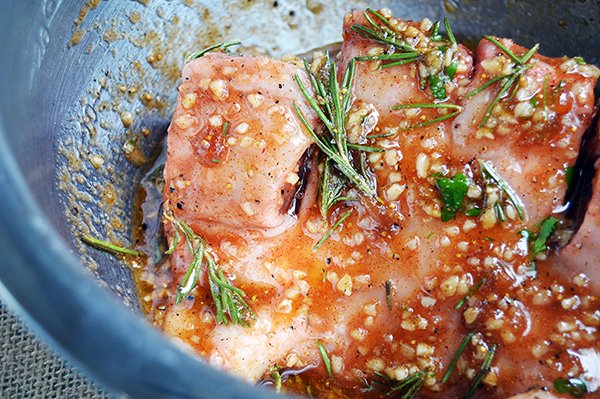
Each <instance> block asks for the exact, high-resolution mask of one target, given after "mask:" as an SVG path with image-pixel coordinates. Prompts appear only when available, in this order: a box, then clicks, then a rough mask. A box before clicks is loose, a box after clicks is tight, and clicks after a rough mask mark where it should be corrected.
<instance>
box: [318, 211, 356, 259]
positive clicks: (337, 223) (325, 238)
mask: <svg viewBox="0 0 600 399" xmlns="http://www.w3.org/2000/svg"><path fill="white" fill-rule="evenodd" d="M351 213H352V209H350V211H349V212H348V213H347V214H345V215H344V216H342V217H341V218H340V220H338V221H337V222H335V224H334V225H333V227H332V228H331V229H329V231H328V232H327V234H325V236H324V237H323V238H321V240H320V241H319V242H318V243H317V245H315V246H314V247H313V249H314V250H317V249H319V247H320V246H321V245H323V243H324V242H325V240H327V239H328V238H329V236H330V235H331V233H333V231H334V230H335V229H337V228H338V226H339V225H340V224H342V222H343V221H344V220H346V218H347V217H348V216H350V214H351Z"/></svg>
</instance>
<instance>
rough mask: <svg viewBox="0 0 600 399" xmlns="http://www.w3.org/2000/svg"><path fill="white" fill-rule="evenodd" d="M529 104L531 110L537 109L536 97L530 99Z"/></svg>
mask: <svg viewBox="0 0 600 399" xmlns="http://www.w3.org/2000/svg"><path fill="white" fill-rule="evenodd" d="M529 103H530V104H531V105H532V106H533V108H537V106H538V100H537V97H536V96H533V97H531V100H529Z"/></svg>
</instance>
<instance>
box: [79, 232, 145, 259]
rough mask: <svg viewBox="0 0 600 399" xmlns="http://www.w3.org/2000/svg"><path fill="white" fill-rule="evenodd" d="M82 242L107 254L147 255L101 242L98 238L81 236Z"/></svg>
mask: <svg viewBox="0 0 600 399" xmlns="http://www.w3.org/2000/svg"><path fill="white" fill-rule="evenodd" d="M81 241H83V242H84V243H86V244H88V245H92V246H94V247H96V248H98V249H101V250H103V251H105V252H116V253H121V254H125V255H133V256H142V255H145V254H144V253H143V252H138V251H134V250H131V249H127V248H123V247H119V246H117V245H114V244H109V243H107V242H105V241H102V240H99V239H97V238H94V237H90V236H81Z"/></svg>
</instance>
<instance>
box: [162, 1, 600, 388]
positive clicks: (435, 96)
mask: <svg viewBox="0 0 600 399" xmlns="http://www.w3.org/2000/svg"><path fill="white" fill-rule="evenodd" d="M438 29H439V25H436V24H433V23H431V21H429V20H427V19H426V20H424V21H422V22H419V23H417V22H412V21H402V20H398V19H395V18H393V17H392V15H391V13H390V12H389V10H385V9H384V10H380V11H379V12H375V11H371V10H369V11H367V12H362V11H361V12H357V11H355V12H352V13H349V14H347V15H346V17H345V19H344V44H343V47H342V52H341V58H340V62H339V69H340V71H339V74H338V75H337V83H340V82H341V85H342V86H343V88H341V89H340V90H339V92H336V91H335V90H336V89H335V87H336V81H335V79H334V77H335V75H333V76H332V75H331V74H332V73H334V72H335V70H334V69H328V63H329V58H328V57H326V56H325V55H323V54H320V55H319V54H317V55H316V56H315V59H314V60H313V62H312V64H311V65H310V67H309V69H310V71H305V70H304V68H302V66H301V64H300V63H299V62H289V63H285V62H280V61H273V60H268V59H266V58H248V57H235V56H229V55H225V54H207V55H205V56H203V57H202V58H199V59H198V60H195V61H192V62H190V63H189V64H187V65H186V67H185V68H184V71H183V83H182V86H181V87H180V95H179V100H178V106H177V110H176V112H175V116H174V118H173V123H172V125H171V128H170V131H169V142H168V146H169V153H168V159H167V165H166V168H165V180H166V188H165V193H164V204H165V209H166V213H165V215H166V216H165V226H166V228H165V231H166V235H167V238H168V239H169V241H170V242H171V244H172V246H173V251H174V252H173V254H172V255H171V260H170V273H171V276H172V281H171V282H170V286H169V287H168V289H167V291H163V295H162V297H161V300H160V306H161V308H162V309H166V310H165V312H164V316H161V317H159V316H157V315H158V313H157V314H154V315H153V316H154V317H155V319H156V321H157V324H159V325H161V327H162V328H163V329H164V330H165V331H166V332H167V334H169V335H171V336H173V337H175V338H176V339H178V340H179V341H180V342H182V343H184V344H185V345H186V347H188V348H190V349H191V350H193V351H195V352H196V353H200V354H201V355H202V356H203V357H205V358H206V359H208V361H209V362H210V363H211V364H214V365H216V366H219V367H223V368H224V369H225V370H229V371H231V372H233V373H235V374H236V375H238V376H240V377H241V378H244V379H247V380H249V381H253V382H259V381H260V382H261V383H264V384H275V385H276V386H277V387H278V389H279V386H280V384H281V382H282V381H283V389H284V390H285V389H288V390H292V391H296V392H299V393H304V392H307V390H308V393H309V395H310V394H311V393H312V394H315V395H319V396H323V397H342V398H344V397H379V396H381V395H382V391H383V392H384V393H385V392H387V390H388V389H391V390H398V392H400V393H401V394H404V393H407V392H409V390H414V391H415V392H417V391H418V397H440V396H443V397H455V396H461V397H462V396H463V395H465V393H467V392H471V391H473V392H471V393H474V394H475V395H476V396H477V397H497V398H508V397H511V396H515V395H517V396H515V398H530V397H540V398H543V397H544V398H545V397H548V398H553V397H557V396H556V395H555V393H556V391H555V390H554V389H555V388H554V384H555V382H556V381H559V382H560V381H562V382H561V384H563V385H564V386H566V387H567V388H569V389H570V388H573V384H575V385H577V384H579V383H578V382H577V381H579V382H581V383H582V384H583V383H584V382H585V384H587V389H588V390H589V391H590V392H597V390H598V384H600V379H599V377H598V373H597V369H594V367H596V366H594V365H595V364H596V365H597V364H598V362H600V355H599V353H600V344H599V343H598V342H599V341H598V339H599V332H598V331H597V328H598V326H600V306H599V304H598V302H597V295H598V287H597V283H596V282H590V281H592V280H593V281H596V280H597V279H596V276H597V274H598V269H599V266H600V265H599V264H598V262H597V261H595V260H594V259H595V257H594V254H595V252H596V251H595V250H594V245H595V238H594V237H595V236H594V231H595V230H597V228H598V226H596V224H598V223H596V222H597V219H598V218H597V215H596V213H597V212H598V210H597V209H596V208H597V207H598V201H599V199H598V198H597V197H598V195H597V193H598V190H597V187H596V188H595V190H596V191H595V195H594V197H593V198H592V201H591V203H590V207H589V209H588V214H587V215H586V218H585V220H584V222H583V224H582V226H581V228H580V230H579V232H578V233H576V234H575V236H574V237H573V239H572V241H571V243H570V244H569V245H567V246H566V247H565V248H564V249H563V252H562V254H564V255H559V256H558V257H554V255H553V252H552V250H551V248H550V246H551V244H550V240H549V237H550V236H551V234H552V233H553V232H554V231H555V230H557V226H559V227H560V229H563V228H564V229H568V227H569V226H568V222H567V221H561V219H562V217H561V216H560V215H559V214H556V213H555V214H553V212H556V211H557V210H560V208H561V207H562V206H563V205H564V197H565V193H566V191H567V181H566V180H567V179H566V173H567V170H568V169H567V168H570V167H572V166H574V164H575V160H576V158H577V154H578V150H579V145H580V142H581V137H582V135H583V132H584V131H585V130H586V128H587V127H588V126H589V125H590V123H591V120H592V117H593V113H594V96H593V88H594V86H595V83H596V79H597V78H598V75H599V71H598V69H597V68H596V67H594V66H591V65H588V64H585V63H583V62H582V61H581V60H579V59H567V58H561V59H550V58H547V57H543V56H541V55H539V54H538V53H537V51H536V50H537V49H535V48H534V49H533V50H531V51H529V50H527V49H525V48H522V47H519V46H516V45H514V44H513V43H512V42H511V41H509V40H504V39H496V38H493V37H486V38H485V39H483V40H482V42H481V43H480V45H479V47H478V49H477V53H476V55H477V57H476V61H475V62H474V56H473V54H472V53H471V52H470V51H469V50H468V49H466V48H465V47H463V46H462V45H460V44H458V43H456V42H455V40H454V39H453V37H452V36H451V34H450V32H449V33H448V36H449V37H448V38H444V37H442V36H441V35H440V34H439V30H438ZM378 35H382V37H384V38H385V39H386V40H380V39H381V38H379V39H377V37H376V36H378ZM390 38H393V39H394V41H393V42H392V41H390V40H388V39H390ZM391 63H395V64H394V65H390V64H391ZM299 65H300V66H299ZM354 65H355V69H353V68H354ZM348 69H350V70H351V71H352V70H353V71H354V76H353V80H352V81H351V82H349V84H347V85H344V83H343V81H344V76H349V75H346V72H347V70H348ZM332 71H333V72H332ZM332 81H333V82H332ZM318 82H326V83H327V84H324V85H323V86H322V87H321V88H319V83H318ZM346 83H348V82H346ZM315 85H316V88H315ZM302 89H306V91H305V92H303V90H302ZM315 90H316V91H319V90H325V91H326V92H327V93H329V94H325V97H324V96H323V95H322V92H319V93H320V94H319V93H317V92H316V91H315ZM501 91H502V93H501V95H498V93H500V92H501ZM331 93H338V94H337V95H339V96H340V101H339V102H337V103H336V102H335V101H332V96H333V95H332V94H331ZM337 95H336V96H337ZM347 95H351V96H352V97H351V98H352V102H351V104H350V105H349V106H348V108H347V109H345V108H343V107H344V105H339V104H343V99H344V98H346V97H345V96H347ZM327 104H329V105H327ZM331 104H334V105H333V106H332V105H331ZM336 104H337V105H336ZM315 107H316V108H318V110H319V112H320V113H321V114H319V115H318V114H317V113H316V112H315ZM328 107H329V108H330V107H333V108H335V109H334V110H333V111H331V110H330V109H329V108H328ZM337 111H339V112H340V115H341V116H340V117H341V118H343V119H344V120H343V129H345V130H346V134H347V141H348V143H350V144H349V145H350V147H349V148H351V151H350V155H349V158H348V159H349V160H348V163H347V164H346V165H345V166H343V165H341V164H340V162H342V161H339V160H336V158H335V157H332V156H329V155H327V156H326V155H324V153H325V152H326V151H325V149H323V147H322V146H323V145H326V146H327V145H330V146H331V148H334V150H335V149H338V150H339V148H340V146H341V144H340V143H339V142H337V141H336V140H334V139H332V140H331V142H326V143H323V142H322V140H321V141H320V140H316V141H317V144H316V145H318V146H319V147H320V148H321V151H317V149H316V145H313V143H315V138H314V137H313V136H312V134H315V135H316V136H319V137H329V136H328V134H330V133H331V132H332V127H331V126H329V127H328V126H327V124H324V123H323V121H322V119H323V118H325V117H326V116H327V115H329V114H335V113H336V112H337ZM324 114H325V116H324ZM303 119H304V120H303ZM336 126H338V127H339V126H342V125H336ZM338 127H336V128H335V129H338ZM311 130H312V132H311ZM328 131H329V132H330V133H328ZM333 133H337V131H336V132H333ZM333 133H331V134H333ZM328 140H329V139H328ZM311 145H312V146H311ZM340 151H343V149H342V150H340ZM332 165H333V166H332ZM344 168H356V170H357V173H360V171H361V170H362V169H364V176H366V177H367V180H370V182H371V183H372V184H373V186H374V187H375V189H374V195H371V193H369V192H367V191H365V189H361V187H360V186H357V185H354V184H352V183H351V181H352V179H351V178H350V177H349V176H348V174H347V173H346V172H345V171H344ZM327 173H330V174H331V175H333V176H335V179H337V180H331V181H330V180H328V177H327V176H328V175H327ZM333 181H335V182H336V183H335V184H337V186H336V187H337V189H340V190H342V191H341V192H340V194H339V195H338V196H339V197H341V199H340V200H339V201H337V202H335V203H333V204H332V205H331V206H330V208H329V209H328V208H327V207H325V211H324V212H323V210H322V209H323V206H322V204H323V201H324V199H323V195H324V192H325V191H326V190H327V189H328V186H327V184H330V183H328V182H333ZM340 182H341V183H340ZM331 184H334V183H331ZM319 205H321V207H320V206H319ZM320 208H321V209H320ZM327 209H328V210H327ZM182 223H183V224H182ZM182 226H183V227H182ZM185 226H189V228H190V229H191V230H193V233H195V234H197V235H199V236H200V237H201V238H202V239H203V240H205V241H206V249H205V255H204V256H208V258H204V263H202V265H203V266H202V272H201V273H200V274H199V276H198V282H197V284H196V281H192V282H191V283H189V282H188V281H187V280H186V278H187V276H188V274H189V273H188V274H186V273H187V272H188V270H189V268H190V264H194V263H193V262H194V261H195V259H196V258H195V255H197V254H198V253H199V252H197V250H196V249H195V248H198V247H194V245H199V243H200V242H201V240H200V239H199V238H194V237H193V236H192V235H191V234H192V233H190V232H189V231H188V232H187V233H186V232H185ZM182 235H186V238H187V242H188V245H185V242H186V241H185V240H183V239H182V238H181V237H182ZM190 237H192V239H190ZM178 238H179V244H178V245H177V243H178V241H177V240H178ZM581 243H583V246H582V245H579V244H581ZM588 244H589V245H588ZM577 251H580V252H577ZM581 251H583V252H581ZM574 253H577V254H578V255H577V256H578V259H579V260H578V261H574V260H573V259H569V258H571V257H573V256H575V255H571V254H574ZM581 254H585V256H580V255H581ZM201 259H202V258H201ZM211 262H212V263H211ZM552 262H554V263H552ZM569 262H570V263H569ZM563 264H568V265H569V266H567V267H565V268H561V267H560V265H563ZM211 268H212V269H211ZM211 270H212V272H211ZM211 273H215V275H216V276H217V277H216V278H215V277H213V276H212V275H211ZM219 273H221V274H219ZM584 274H585V276H584ZM219 275H220V276H222V277H220V279H221V280H220V281H226V283H225V288H222V289H223V291H221V294H218V293H217V295H216V296H215V293H214V287H215V284H217V283H215V281H217V280H218V279H219ZM221 287H224V285H221ZM184 288H185V289H184ZM188 288H189V289H188ZM228 290H229V291H228ZM235 290H240V292H241V291H243V292H242V293H241V294H240V297H239V298H238V297H235V298H238V299H235V298H234V300H232V301H233V302H232V304H233V305H234V307H233V308H231V307H230V308H228V305H227V303H226V301H225V300H223V302H221V300H220V299H219V298H223V297H225V296H226V294H223V293H224V292H238V291H235ZM182 292H184V293H185V295H183V294H181V293H182ZM219 295H221V296H219ZM242 300H243V301H244V302H242ZM245 305H247V307H245ZM223 309H225V310H223ZM227 309H229V310H227ZM236 309H237V310H238V311H239V315H238V316H235V314H237V312H236ZM249 309H251V310H249ZM161 314H162V313H161ZM461 346H462V348H463V349H459V347H461ZM488 363H489V364H488ZM594 370H595V371H594ZM446 374H448V376H447V377H446ZM582 381H584V382H582ZM402 384H404V385H402ZM569 384H570V385H569ZM563 385H560V384H559V385H557V386H563ZM532 387H534V390H533V391H531V392H528V391H529V390H530V389H531V388H532ZM535 388H537V389H535ZM575 388H577V386H576V387H575ZM575 388H573V389H575ZM579 388H580V387H579ZM540 389H542V390H540ZM561 389H562V388H561ZM545 390H548V392H546V391H545Z"/></svg>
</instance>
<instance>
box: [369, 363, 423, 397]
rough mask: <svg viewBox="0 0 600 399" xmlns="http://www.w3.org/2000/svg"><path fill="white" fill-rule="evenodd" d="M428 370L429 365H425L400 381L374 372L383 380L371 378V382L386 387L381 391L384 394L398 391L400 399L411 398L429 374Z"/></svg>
mask: <svg viewBox="0 0 600 399" xmlns="http://www.w3.org/2000/svg"><path fill="white" fill-rule="evenodd" d="M429 370H430V368H429V366H428V367H425V368H424V369H423V370H420V371H417V372H416V373H413V374H411V375H409V376H408V377H406V378H404V379H403V380H400V381H397V380H394V379H392V378H390V377H388V376H387V375H385V374H381V373H378V372H375V375H376V376H377V377H379V378H382V379H383V380H384V381H378V380H373V383H374V384H377V385H381V386H386V387H388V389H387V390H386V391H385V392H384V393H383V394H384V395H386V396H387V395H391V394H393V393H394V392H398V391H400V393H401V396H400V397H401V398H402V399H412V398H414V397H415V395H416V394H417V392H418V391H419V389H421V386H422V385H423V383H424V382H425V380H426V379H427V377H428V376H429Z"/></svg>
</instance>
